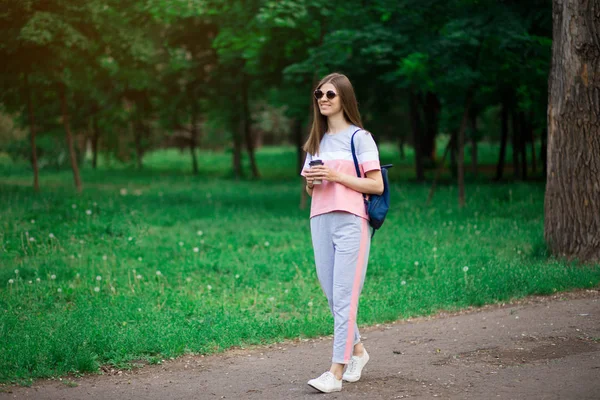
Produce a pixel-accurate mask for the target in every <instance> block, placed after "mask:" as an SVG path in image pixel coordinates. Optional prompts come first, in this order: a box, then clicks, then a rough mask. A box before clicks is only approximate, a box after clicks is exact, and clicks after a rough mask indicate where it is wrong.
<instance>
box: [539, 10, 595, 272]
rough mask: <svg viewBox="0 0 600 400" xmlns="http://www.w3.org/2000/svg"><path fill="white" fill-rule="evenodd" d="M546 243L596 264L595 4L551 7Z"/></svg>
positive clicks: (558, 253)
mask: <svg viewBox="0 0 600 400" xmlns="http://www.w3.org/2000/svg"><path fill="white" fill-rule="evenodd" d="M553 36H554V37H553V43H552V69H551V71H550V82H549V94H550V98H549V101H548V175H547V182H546V196H545V226H544V228H545V231H544V235H545V239H546V242H547V244H548V248H549V249H550V251H551V253H552V254H553V255H554V256H557V257H565V258H567V259H576V260H579V261H581V262H599V261H600V213H599V212H598V210H600V174H599V173H598V171H600V89H599V88H600V0H589V1H577V0H554V1H553Z"/></svg>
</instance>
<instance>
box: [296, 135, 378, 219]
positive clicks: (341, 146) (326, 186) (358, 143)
mask: <svg viewBox="0 0 600 400" xmlns="http://www.w3.org/2000/svg"><path fill="white" fill-rule="evenodd" d="M357 129H359V128H358V127H356V126H354V125H352V126H350V127H349V128H348V129H346V130H344V131H342V132H339V133H336V134H329V133H326V134H325V135H323V139H321V144H320V146H319V154H315V155H313V154H310V153H307V154H306V161H305V162H304V168H302V170H303V171H302V173H301V174H300V175H302V176H305V174H304V170H305V169H309V168H310V166H309V164H308V163H309V162H311V161H312V160H321V161H323V164H325V165H326V166H327V167H329V168H330V169H332V170H335V171H337V172H341V173H343V174H347V175H352V176H356V168H354V161H353V159H352V149H351V147H350V139H351V138H352V134H353V133H354V132H355V131H356V130H357ZM354 149H355V151H356V158H357V159H358V165H359V168H360V173H361V175H362V177H363V178H364V177H365V173H366V172H369V171H373V170H381V166H380V164H379V151H378V150H377V145H376V144H375V141H374V140H373V137H372V136H371V134H370V133H369V132H367V131H365V130H363V129H361V130H360V131H358V132H357V133H356V135H354ZM332 211H346V212H349V213H352V214H355V215H358V216H359V217H362V218H364V219H369V216H368V215H367V212H366V210H365V203H364V200H363V195H362V193H360V192H357V191H355V190H353V189H350V188H348V187H346V186H344V185H342V184H341V183H335V182H328V181H325V180H324V181H323V182H322V183H321V184H320V185H315V186H314V189H313V192H312V203H311V207H310V217H311V218H312V217H314V216H316V215H319V214H325V213H328V212H332Z"/></svg>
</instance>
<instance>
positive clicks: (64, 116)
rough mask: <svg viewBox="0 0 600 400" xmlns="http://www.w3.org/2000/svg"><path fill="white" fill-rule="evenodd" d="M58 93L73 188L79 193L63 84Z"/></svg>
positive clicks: (75, 159) (77, 172)
mask: <svg viewBox="0 0 600 400" xmlns="http://www.w3.org/2000/svg"><path fill="white" fill-rule="evenodd" d="M59 92H60V105H61V112H62V119H63V125H64V127H65V132H66V134H67V146H68V147H69V157H70V159H71V169H72V170H73V181H74V182H75V188H76V189H77V191H78V192H80V193H81V178H80V177H79V166H78V165H77V157H76V155H75V147H74V145H73V135H72V134H71V126H70V125H69V110H68V106H67V94H66V88H65V85H64V83H61V84H60V85H59Z"/></svg>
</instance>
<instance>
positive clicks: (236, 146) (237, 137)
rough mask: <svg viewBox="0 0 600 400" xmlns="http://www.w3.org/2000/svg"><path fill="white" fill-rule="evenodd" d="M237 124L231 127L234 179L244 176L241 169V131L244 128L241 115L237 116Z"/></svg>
mask: <svg viewBox="0 0 600 400" xmlns="http://www.w3.org/2000/svg"><path fill="white" fill-rule="evenodd" d="M236 119H237V121H236V122H237V126H235V127H233V129H232V136H233V137H232V139H233V157H232V163H233V165H232V167H233V176H234V178H235V179H240V178H243V177H244V171H243V169H242V131H243V130H244V118H243V117H241V116H239V115H238V116H237V117H236Z"/></svg>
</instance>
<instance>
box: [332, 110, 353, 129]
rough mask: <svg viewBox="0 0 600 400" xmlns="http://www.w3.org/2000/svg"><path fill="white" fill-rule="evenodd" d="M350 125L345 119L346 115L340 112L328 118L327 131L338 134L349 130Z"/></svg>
mask: <svg viewBox="0 0 600 400" xmlns="http://www.w3.org/2000/svg"><path fill="white" fill-rule="evenodd" d="M349 126H350V124H349V123H348V121H346V119H345V118H344V113H343V112H339V113H337V114H335V115H331V116H329V117H327V130H328V133H330V134H336V133H340V132H342V131H344V130H345V129H348V127H349Z"/></svg>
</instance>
